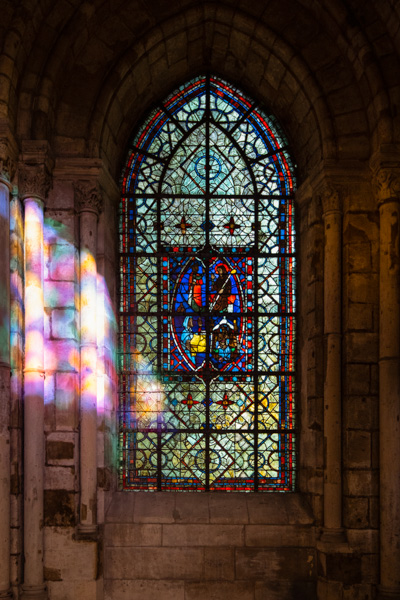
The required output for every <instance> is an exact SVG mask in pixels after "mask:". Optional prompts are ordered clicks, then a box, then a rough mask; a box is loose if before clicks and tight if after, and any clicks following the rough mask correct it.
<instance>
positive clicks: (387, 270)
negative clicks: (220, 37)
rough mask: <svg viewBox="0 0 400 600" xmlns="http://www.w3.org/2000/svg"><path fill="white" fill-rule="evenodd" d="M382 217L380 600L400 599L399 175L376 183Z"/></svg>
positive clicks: (384, 175) (386, 174)
mask: <svg viewBox="0 0 400 600" xmlns="http://www.w3.org/2000/svg"><path fill="white" fill-rule="evenodd" d="M376 182H377V189H378V198H379V215H380V271H379V306H380V310H379V440H380V441H379V446H380V457H379V467H380V584H381V585H380V590H379V598H380V599H381V600H389V599H392V600H393V599H394V598H396V599H400V265H399V262H400V248H399V233H400V232H399V227H400V173H397V174H394V173H393V172H392V171H391V170H389V169H382V170H381V171H379V173H378V174H377V178H376Z"/></svg>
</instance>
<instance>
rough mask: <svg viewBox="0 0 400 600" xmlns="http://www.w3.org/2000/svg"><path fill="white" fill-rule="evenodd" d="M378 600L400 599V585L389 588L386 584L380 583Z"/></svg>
mask: <svg viewBox="0 0 400 600" xmlns="http://www.w3.org/2000/svg"><path fill="white" fill-rule="evenodd" d="M377 600H400V587H396V588H388V587H385V586H384V585H379V586H378V598H377Z"/></svg>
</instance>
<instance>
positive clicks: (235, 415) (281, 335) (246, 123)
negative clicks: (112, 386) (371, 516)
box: [119, 76, 295, 492]
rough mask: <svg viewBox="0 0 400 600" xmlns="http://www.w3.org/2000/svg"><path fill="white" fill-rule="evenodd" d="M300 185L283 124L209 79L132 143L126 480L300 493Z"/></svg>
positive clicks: (122, 386) (165, 106)
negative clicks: (297, 447) (297, 221)
mask: <svg viewBox="0 0 400 600" xmlns="http://www.w3.org/2000/svg"><path fill="white" fill-rule="evenodd" d="M293 193H294V178H293V170H292V165H291V161H290V157H289V154H288V151H287V143H286V141H285V138H284V135H283V134H282V132H281V130H280V128H279V126H278V124H277V123H276V121H275V119H274V118H273V117H271V116H268V115H267V114H266V112H265V111H263V110H262V108H261V107H259V106H258V105H257V103H255V102H253V101H252V100H251V99H249V98H248V97H247V96H246V95H244V94H243V93H242V92H241V91H240V90H238V89H236V88H235V87H233V86H231V85H230V84H228V83H226V82H225V81H222V80H221V79H218V78H216V77H213V76H201V77H198V78H196V79H194V80H192V81H190V82H189V83H187V84H185V85H183V86H182V87H180V88H179V89H178V90H177V91H175V92H174V93H173V94H171V95H170V96H169V97H168V98H167V99H166V100H165V101H164V102H163V103H162V104H160V105H159V106H157V107H156V108H155V109H154V110H153V111H152V112H151V114H150V115H149V116H148V117H147V119H146V120H145V122H144V124H143V126H142V127H141V128H140V129H139V131H138V132H137V134H136V135H135V136H134V137H133V139H132V141H131V145H130V148H129V154H128V159H127V162H126V165H125V168H124V171H123V176H122V199H121V205H120V219H119V227H120V229H119V236H120V295H119V327H120V329H119V331H120V333H119V335H120V337H119V461H120V465H119V466H120V471H119V472H120V482H121V486H122V488H123V489H132V490H169V491H171V490H187V491H189V490H190V491H202V490H205V491H219V490H225V491H246V492H248V491H269V490H275V491H277V490H279V491H285V490H292V489H293V487H294V477H295V421H294V391H295V373H294V367H295V365H294V348H295V255H294V245H295V237H294V235H295V233H294V213H293V209H294V207H293Z"/></svg>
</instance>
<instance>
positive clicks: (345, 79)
mask: <svg viewBox="0 0 400 600" xmlns="http://www.w3.org/2000/svg"><path fill="white" fill-rule="evenodd" d="M0 7H1V13H2V18H1V24H0V47H1V49H2V53H1V57H0V117H2V118H3V119H6V120H8V122H9V123H10V126H11V127H12V129H13V130H14V131H15V134H16V136H17V140H22V139H41V140H42V139H47V140H49V142H50V144H51V145H52V147H53V151H54V153H55V154H56V155H57V156H76V157H82V156H84V157H100V158H103V159H104V160H105V162H106V164H108V166H109V168H110V170H111V172H112V173H113V175H116V174H117V173H118V172H119V169H120V167H121V161H122V157H123V155H124V152H125V146H126V143H127V141H128V139H129V136H130V134H131V132H132V130H133V129H134V127H135V126H136V124H137V123H138V121H139V120H140V118H141V117H143V116H144V115H145V113H146V112H147V111H148V110H149V109H150V108H151V107H152V106H153V105H154V104H155V103H156V102H157V101H159V100H160V99H162V98H163V97H164V96H165V95H166V94H167V93H169V92H170V91H172V89H173V88H174V87H176V86H177V85H179V84H180V83H182V82H183V81H185V80H187V79H189V78H190V77H192V76H194V75H197V74H199V73H201V72H204V71H206V70H208V71H211V72H214V73H215V74H217V75H220V76H222V77H225V78H227V79H229V80H230V81H231V82H232V83H234V84H236V85H238V86H240V87H241V88H242V89H243V90H244V91H247V92H248V93H250V94H251V95H252V96H253V97H254V98H255V99H256V100H259V101H260V102H261V103H262V104H263V105H264V106H265V107H266V109H267V110H268V111H271V113H273V114H275V115H276V117H277V118H278V119H279V120H280V122H281V124H282V125H283V127H284V129H285V130H286V132H287V134H288V137H289V139H290V142H291V144H292V148H293V153H294V156H295V158H296V160H297V162H298V164H299V168H300V171H301V172H303V173H304V174H305V173H307V171H309V169H310V168H312V166H313V165H314V164H316V162H318V161H320V160H321V159H323V160H330V161H336V162H340V161H349V160H351V161H366V160H368V158H369V157H370V156H371V154H372V153H373V152H374V150H376V148H377V146H378V145H379V144H382V143H389V144H390V143H400V118H399V115H398V114H397V112H398V109H397V107H398V106H399V107H400V75H399V74H400V62H399V59H400V57H399V53H400V4H399V3H398V2H396V0H368V2H365V1H364V0H348V1H346V2H345V1H344V0H258V1H257V2H249V1H248V0H219V1H218V2H209V1H205V0H174V1H173V2H167V1H166V0H147V1H145V0H124V1H122V0H91V1H85V2H82V0H19V1H17V0H0Z"/></svg>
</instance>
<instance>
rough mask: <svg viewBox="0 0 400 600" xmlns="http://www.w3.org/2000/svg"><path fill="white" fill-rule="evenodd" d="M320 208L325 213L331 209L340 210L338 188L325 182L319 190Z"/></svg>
mask: <svg viewBox="0 0 400 600" xmlns="http://www.w3.org/2000/svg"><path fill="white" fill-rule="evenodd" d="M321 201H322V210H323V213H324V214H326V213H328V212H332V211H335V212H336V211H339V212H340V211H341V199H340V193H339V188H338V187H336V186H333V185H331V184H329V183H326V184H325V185H324V187H323V188H322V190H321Z"/></svg>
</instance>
